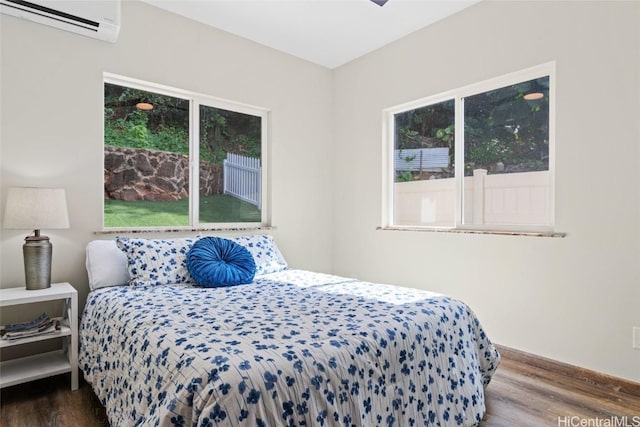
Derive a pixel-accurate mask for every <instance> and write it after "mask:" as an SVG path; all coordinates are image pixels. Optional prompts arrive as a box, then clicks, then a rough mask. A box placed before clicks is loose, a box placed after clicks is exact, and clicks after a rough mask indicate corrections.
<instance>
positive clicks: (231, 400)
mask: <svg viewBox="0 0 640 427" xmlns="http://www.w3.org/2000/svg"><path fill="white" fill-rule="evenodd" d="M80 343H81V349H80V366H81V369H82V371H83V372H84V375H85V378H86V379H87V381H88V382H89V383H90V384H91V385H92V387H93V389H94V391H95V393H96V394H97V396H98V397H99V398H100V400H101V401H102V403H103V404H104V405H105V408H106V412H107V414H108V417H109V420H110V423H111V425H112V426H114V427H115V426H134V425H135V426H143V425H144V426H147V425H161V426H173V425H177V426H203V427H204V426H274V427H276V426H398V427H401V426H458V425H462V426H471V425H475V424H477V423H478V422H479V421H480V420H481V419H482V416H483V414H484V412H485V402H484V386H486V385H487V384H488V383H489V381H490V379H491V376H492V374H493V373H494V371H495V370H496V368H497V366H498V364H499V360H500V356H499V354H498V351H497V350H496V349H495V347H494V346H493V345H492V343H491V342H490V340H489V339H488V338H487V336H486V335H485V333H484V331H483V329H482V327H481V325H480V323H479V322H478V319H477V318H476V316H475V315H474V314H473V312H472V311H471V310H470V309H469V307H467V306H466V305H465V304H464V303H462V302H460V301H458V300H456V299H453V298H451V297H448V296H444V295H440V294H434V293H430V292H426V291H420V290H415V289H407V288H401V287H396V286H391V285H381V284H372V283H366V282H361V281H356V280H351V279H345V278H341V277H337V276H330V275H326V274H319V273H310V272H305V271H300V270H287V271H283V272H279V273H273V274H268V275H264V276H261V277H259V278H257V279H256V280H255V281H254V283H252V284H249V285H241V286H233V287H227V288H216V289H210V288H198V287H191V286H189V285H175V286H174V285H170V286H154V287H133V286H120V287H113V288H101V289H98V290H96V291H93V292H92V293H90V294H89V297H88V300H87V304H86V307H85V310H84V315H83V317H82V321H81V331H80Z"/></svg>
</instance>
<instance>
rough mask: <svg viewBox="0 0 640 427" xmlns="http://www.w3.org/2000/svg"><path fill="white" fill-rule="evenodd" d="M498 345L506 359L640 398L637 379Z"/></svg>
mask: <svg viewBox="0 0 640 427" xmlns="http://www.w3.org/2000/svg"><path fill="white" fill-rule="evenodd" d="M496 347H497V348H498V351H499V352H500V354H501V355H502V358H503V360H504V361H509V362H514V363H522V364H526V365H528V366H531V367H534V368H536V369H541V370H544V371H549V372H553V373H554V374H556V375H563V376H566V377H568V378H572V379H577V380H580V381H584V382H586V383H589V384H592V385H595V386H597V387H600V388H603V389H607V390H610V391H613V392H616V393H624V394H627V395H629V396H634V397H638V398H640V383H637V382H635V381H631V380H627V379H625V378H620V377H615V376H612V375H607V374H603V373H601V372H597V371H592V370H590V369H586V368H581V367H579V366H574V365H570V364H568V363H564V362H559V361H557V360H553V359H549V358H546V357H543V356H538V355H536V354H532V353H527V352H525V351H522V350H517V349H514V348H510V347H505V346H502V345H496Z"/></svg>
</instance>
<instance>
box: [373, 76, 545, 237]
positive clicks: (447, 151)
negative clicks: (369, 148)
mask: <svg viewBox="0 0 640 427" xmlns="http://www.w3.org/2000/svg"><path fill="white" fill-rule="evenodd" d="M553 72H554V64H553V63H549V64H544V65H542V66H539V67H535V68H531V69H528V70H525V71H521V72H518V73H514V74H510V75H508V76H503V77H500V78H498V79H493V80H490V81H486V82H483V83H480V84H476V85H472V86H468V87H465V88H461V89H458V90H454V91H450V92H447V93H445V94H442V95H439V96H435V97H430V98H427V99H422V100H420V101H416V102H412V103H410V104H406V105H403V106H400V107H395V108H391V109H389V110H387V111H386V129H387V131H386V133H387V141H390V143H387V147H389V148H388V151H387V154H386V158H387V159H388V160H389V161H388V168H387V176H388V177H387V178H386V179H385V181H386V182H387V184H386V186H387V191H386V194H387V197H386V205H385V212H384V222H385V226H389V227H411V228H415V227H439V228H455V229H474V230H510V231H551V230H552V227H553V139H554V138H553V126H552V124H553V115H554V114H553V111H554V105H553V102H554V99H553V78H554V76H553Z"/></svg>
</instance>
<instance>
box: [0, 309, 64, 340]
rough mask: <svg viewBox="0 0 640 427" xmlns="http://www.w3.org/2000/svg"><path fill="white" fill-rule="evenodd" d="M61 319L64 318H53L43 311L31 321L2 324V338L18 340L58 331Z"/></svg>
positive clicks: (0, 329)
mask: <svg viewBox="0 0 640 427" xmlns="http://www.w3.org/2000/svg"><path fill="white" fill-rule="evenodd" d="M61 321H62V319H61V318H59V317H54V318H51V317H49V315H47V313H42V314H41V315H40V316H38V317H37V318H35V319H33V320H31V321H29V322H24V323H13V324H10V325H4V326H0V338H2V339H3V340H16V339H19V338H27V337H34V336H40V335H47V334H54V333H58V332H60V328H61Z"/></svg>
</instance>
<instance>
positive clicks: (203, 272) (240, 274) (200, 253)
mask: <svg viewBox="0 0 640 427" xmlns="http://www.w3.org/2000/svg"><path fill="white" fill-rule="evenodd" d="M187 269H188V270H189V274H191V277H193V279H194V280H195V281H196V283H197V284H199V285H201V286H206V287H209V288H217V287H222V286H232V285H242V284H246V283H251V282H252V281H253V276H254V275H255V274H256V263H255V261H254V260H253V256H252V255H251V253H250V252H249V251H248V250H247V249H246V248H245V247H244V246H242V245H239V244H238V243H236V242H234V241H232V240H229V239H223V238H220V237H204V238H202V239H200V240H198V241H197V242H195V243H194V244H193V246H192V247H191V250H189V252H188V253H187Z"/></svg>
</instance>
